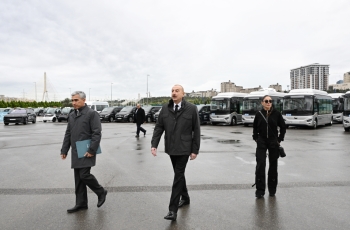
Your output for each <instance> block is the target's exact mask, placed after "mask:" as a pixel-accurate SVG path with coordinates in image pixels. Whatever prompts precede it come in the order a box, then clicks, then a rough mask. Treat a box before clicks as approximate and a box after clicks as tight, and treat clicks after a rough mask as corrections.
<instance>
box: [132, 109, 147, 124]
mask: <svg viewBox="0 0 350 230" xmlns="http://www.w3.org/2000/svg"><path fill="white" fill-rule="evenodd" d="M136 111H137V113H136ZM145 119H146V115H145V110H144V109H143V108H141V107H140V108H139V109H135V112H134V123H137V124H138V125H141V124H143V123H144V122H145Z"/></svg>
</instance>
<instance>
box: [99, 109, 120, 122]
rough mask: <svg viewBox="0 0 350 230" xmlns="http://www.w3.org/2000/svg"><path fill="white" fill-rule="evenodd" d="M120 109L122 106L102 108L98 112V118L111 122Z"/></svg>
mask: <svg viewBox="0 0 350 230" xmlns="http://www.w3.org/2000/svg"><path fill="white" fill-rule="evenodd" d="M122 109H123V107H121V106H114V107H107V108H104V109H103V110H102V111H101V113H100V120H101V121H109V122H112V121H114V120H115V115H116V114H117V113H119V112H120V110H122Z"/></svg>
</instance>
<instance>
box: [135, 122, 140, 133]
mask: <svg viewBox="0 0 350 230" xmlns="http://www.w3.org/2000/svg"><path fill="white" fill-rule="evenodd" d="M139 134H140V124H138V123H136V135H137V136H139Z"/></svg>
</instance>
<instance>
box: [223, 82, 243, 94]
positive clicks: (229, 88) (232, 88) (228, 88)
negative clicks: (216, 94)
mask: <svg viewBox="0 0 350 230" xmlns="http://www.w3.org/2000/svg"><path fill="white" fill-rule="evenodd" d="M242 89H243V87H242V86H237V85H236V84H235V83H233V82H231V81H230V80H229V81H228V82H221V93H226V92H239V91H241V90H242Z"/></svg>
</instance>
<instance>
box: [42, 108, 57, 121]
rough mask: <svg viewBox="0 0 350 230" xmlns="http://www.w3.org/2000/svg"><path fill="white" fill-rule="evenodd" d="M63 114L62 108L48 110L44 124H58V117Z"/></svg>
mask: <svg viewBox="0 0 350 230" xmlns="http://www.w3.org/2000/svg"><path fill="white" fill-rule="evenodd" d="M60 114H61V109H60V108H48V109H47V111H46V113H45V114H44V117H43V122H47V121H52V122H56V121H57V117H58V116H59V115H60Z"/></svg>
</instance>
